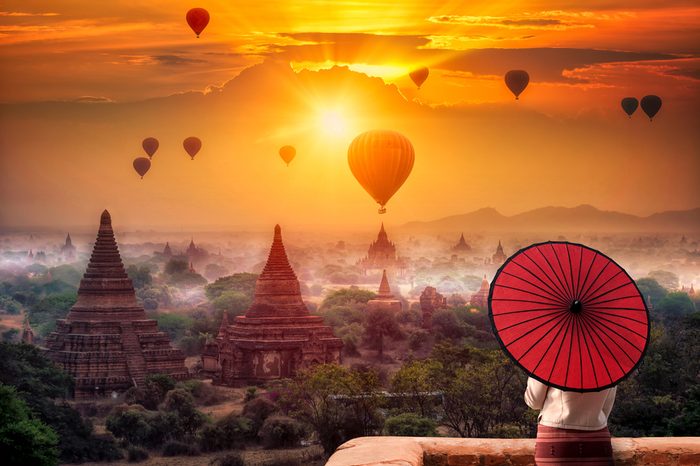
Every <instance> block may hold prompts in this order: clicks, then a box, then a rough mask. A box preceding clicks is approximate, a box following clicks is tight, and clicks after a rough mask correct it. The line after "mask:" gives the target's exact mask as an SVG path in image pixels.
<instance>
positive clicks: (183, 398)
mask: <svg viewBox="0 0 700 466" xmlns="http://www.w3.org/2000/svg"><path fill="white" fill-rule="evenodd" d="M161 409H162V410H163V411H166V412H170V413H175V414H177V416H176V417H175V418H174V420H175V421H176V422H177V423H178V426H179V427H180V428H181V429H182V431H183V432H184V433H185V434H186V435H194V433H195V432H196V431H197V429H199V428H200V427H201V426H202V425H203V424H204V422H205V420H206V417H205V416H204V414H202V413H201V412H199V411H198V410H197V408H196V407H195V403H194V398H193V397H192V394H191V393H190V392H189V391H187V390H186V389H184V388H175V389H173V390H170V391H169V392H168V393H167V395H165V400H163V404H162V405H161Z"/></svg>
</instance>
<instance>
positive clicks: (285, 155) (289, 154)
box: [280, 146, 297, 166]
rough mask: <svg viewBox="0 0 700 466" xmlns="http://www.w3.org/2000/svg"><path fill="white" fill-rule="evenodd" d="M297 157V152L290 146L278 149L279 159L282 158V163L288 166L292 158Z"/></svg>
mask: <svg viewBox="0 0 700 466" xmlns="http://www.w3.org/2000/svg"><path fill="white" fill-rule="evenodd" d="M296 155H297V150H296V149H295V148H294V147H292V146H282V147H280V157H282V160H284V163H286V164H287V166H289V162H291V161H292V160H294V157H295V156H296Z"/></svg>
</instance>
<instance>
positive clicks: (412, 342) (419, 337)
mask: <svg viewBox="0 0 700 466" xmlns="http://www.w3.org/2000/svg"><path fill="white" fill-rule="evenodd" d="M429 339H430V334H429V333H428V331H427V330H423V329H418V330H415V331H413V332H411V333H409V334H408V347H409V348H410V349H412V350H413V351H416V350H418V349H420V348H421V347H422V346H423V345H425V344H426V343H427V342H428V340H429Z"/></svg>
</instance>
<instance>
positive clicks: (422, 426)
mask: <svg viewBox="0 0 700 466" xmlns="http://www.w3.org/2000/svg"><path fill="white" fill-rule="evenodd" d="M435 427H436V426H435V422H434V421H433V420H432V419H428V418H425V417H421V416H419V415H417V414H414V413H403V414H399V415H398V416H393V417H390V418H387V420H386V422H385V423H384V431H385V432H386V434H387V435H397V436H400V437H436V436H437V430H436V429H435Z"/></svg>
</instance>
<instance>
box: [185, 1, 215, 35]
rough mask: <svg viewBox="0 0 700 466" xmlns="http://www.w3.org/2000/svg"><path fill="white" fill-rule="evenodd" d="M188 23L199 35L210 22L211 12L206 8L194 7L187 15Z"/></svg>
mask: <svg viewBox="0 0 700 466" xmlns="http://www.w3.org/2000/svg"><path fill="white" fill-rule="evenodd" d="M185 18H186V19H187V24H189V25H190V27H191V28H192V30H193V31H194V33H195V34H197V37H198V38H199V35H200V34H201V33H202V31H204V28H205V27H207V24H209V12H208V11H207V10H205V9H204V8H192V9H191V10H190V11H188V12H187V15H186V16H185Z"/></svg>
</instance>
